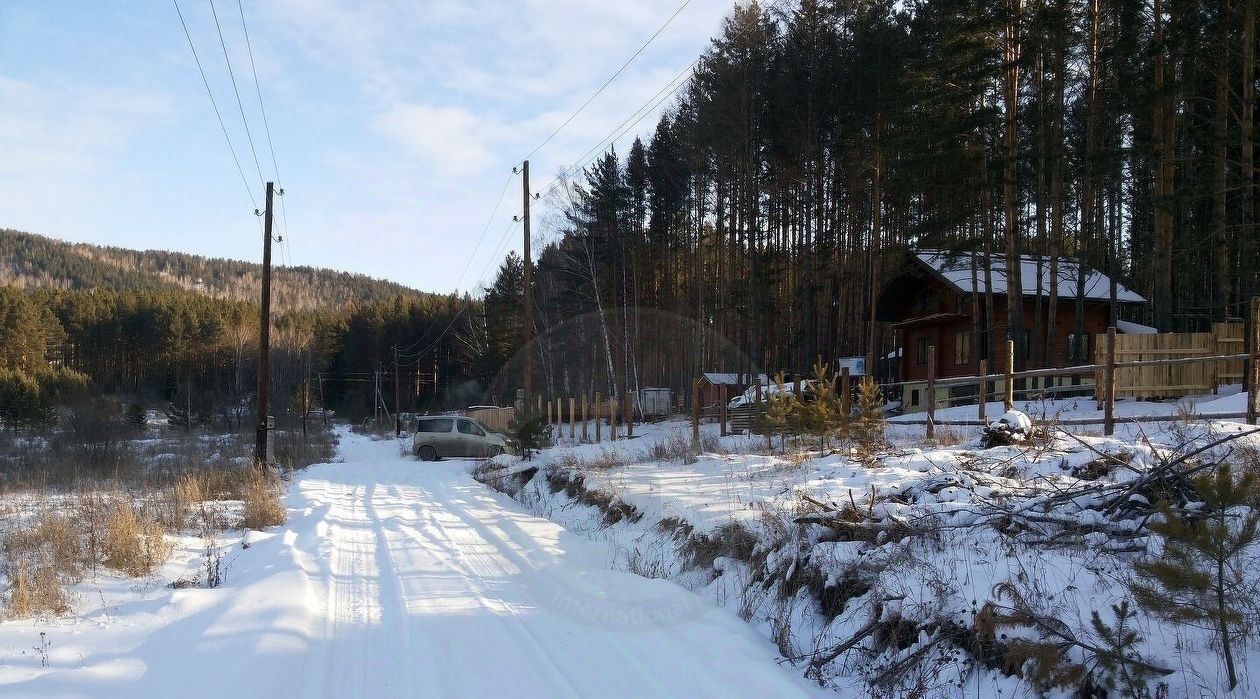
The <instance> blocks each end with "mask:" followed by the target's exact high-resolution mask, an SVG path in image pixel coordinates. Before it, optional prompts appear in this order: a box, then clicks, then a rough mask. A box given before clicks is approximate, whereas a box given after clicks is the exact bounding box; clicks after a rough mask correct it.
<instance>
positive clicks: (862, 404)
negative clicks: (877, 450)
mask: <svg viewBox="0 0 1260 699" xmlns="http://www.w3.org/2000/svg"><path fill="white" fill-rule="evenodd" d="M850 436H851V437H852V438H853V439H854V440H856V441H857V442H858V443H859V444H861V445H863V446H864V447H866V448H874V447H878V446H880V445H882V444H883V443H884V394H883V393H881V392H880V390H879V384H877V383H875V379H873V378H871V377H870V376H863V377H862V380H861V381H859V382H858V412H857V415H855V416H854V417H853V420H852V429H851V430H850Z"/></svg>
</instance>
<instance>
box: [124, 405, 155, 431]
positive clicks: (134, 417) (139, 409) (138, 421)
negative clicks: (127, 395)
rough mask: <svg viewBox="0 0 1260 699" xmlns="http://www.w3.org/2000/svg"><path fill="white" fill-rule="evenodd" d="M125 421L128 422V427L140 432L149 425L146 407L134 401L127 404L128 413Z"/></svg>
mask: <svg viewBox="0 0 1260 699" xmlns="http://www.w3.org/2000/svg"><path fill="white" fill-rule="evenodd" d="M123 419H124V420H126V422H127V425H128V426H130V427H131V428H132V429H134V430H137V431H139V430H143V429H144V428H145V426H146V425H147V424H148V419H149V416H148V412H147V411H146V410H145V409H144V405H143V404H142V403H141V402H140V401H138V400H134V401H131V402H130V403H128V404H127V412H126V414H125V415H124V416H123Z"/></svg>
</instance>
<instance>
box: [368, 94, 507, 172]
mask: <svg viewBox="0 0 1260 699" xmlns="http://www.w3.org/2000/svg"><path fill="white" fill-rule="evenodd" d="M376 126H377V128H379V129H380V130H381V131H382V132H383V133H385V134H386V135H388V136H389V137H390V138H392V139H394V140H395V141H397V142H398V143H399V144H401V145H402V146H403V147H404V148H406V149H407V150H408V151H410V152H411V153H414V154H415V155H417V156H419V157H420V158H421V159H422V163H421V164H422V165H423V166H424V168H425V169H426V170H429V171H431V172H439V173H443V174H448V175H451V176H455V177H463V176H466V175H473V174H478V173H480V172H481V171H482V170H484V169H485V168H486V167H487V166H488V165H489V164H490V163H491V162H493V161H494V157H493V156H492V155H491V149H492V148H493V147H494V142H495V141H497V140H499V134H501V129H500V128H499V127H498V126H496V125H495V124H493V123H491V122H489V121H487V120H485V119H482V118H479V117H477V116H476V115H474V114H472V113H471V112H469V111H468V110H466V109H463V108H462V107H449V106H433V105H427V104H396V105H394V106H393V107H390V108H389V110H388V111H386V112H385V113H384V114H382V115H380V116H379V117H378V118H377V120H376Z"/></svg>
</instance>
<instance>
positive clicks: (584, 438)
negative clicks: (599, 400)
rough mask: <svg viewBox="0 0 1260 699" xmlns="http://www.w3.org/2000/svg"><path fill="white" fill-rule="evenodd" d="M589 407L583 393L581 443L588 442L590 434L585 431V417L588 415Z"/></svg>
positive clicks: (588, 401) (588, 400)
mask: <svg viewBox="0 0 1260 699" xmlns="http://www.w3.org/2000/svg"><path fill="white" fill-rule="evenodd" d="M590 407H591V403H590V399H589V398H587V397H586V394H585V393H583V394H582V441H583V442H589V441H590V433H589V432H587V431H586V424H587V415H588V414H589V413H590Z"/></svg>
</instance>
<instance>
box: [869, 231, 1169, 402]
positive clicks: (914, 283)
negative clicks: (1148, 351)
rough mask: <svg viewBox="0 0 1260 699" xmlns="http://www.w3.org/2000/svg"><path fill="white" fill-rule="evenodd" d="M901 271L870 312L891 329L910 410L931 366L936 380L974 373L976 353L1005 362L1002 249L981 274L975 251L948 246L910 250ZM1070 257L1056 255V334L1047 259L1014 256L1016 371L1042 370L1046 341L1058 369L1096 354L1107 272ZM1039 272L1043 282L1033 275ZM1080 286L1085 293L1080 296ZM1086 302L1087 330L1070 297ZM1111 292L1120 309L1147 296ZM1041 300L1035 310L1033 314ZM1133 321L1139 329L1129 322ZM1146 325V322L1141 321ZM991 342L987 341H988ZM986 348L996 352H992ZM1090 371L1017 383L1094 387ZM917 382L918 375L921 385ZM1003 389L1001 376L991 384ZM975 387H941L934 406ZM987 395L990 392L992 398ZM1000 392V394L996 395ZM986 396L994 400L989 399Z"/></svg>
mask: <svg viewBox="0 0 1260 699" xmlns="http://www.w3.org/2000/svg"><path fill="white" fill-rule="evenodd" d="M908 257H909V259H908V260H907V261H906V264H905V265H904V266H903V268H902V269H901V271H900V272H899V273H898V274H897V275H896V276H894V277H893V278H892V279H891V280H890V281H889V282H888V283H887V285H886V286H885V288H884V290H883V292H882V293H881V295H880V297H879V299H878V301H877V303H876V320H879V321H881V322H884V323H886V324H887V325H886V327H887V328H889V329H890V330H892V331H893V332H894V333H895V337H896V344H897V348H898V349H897V350H895V352H896V353H899V355H898V356H897V362H896V363H897V376H898V377H899V378H900V380H901V381H903V382H908V383H907V385H905V386H904V388H903V392H902V404H903V406H904V408H905V410H907V411H917V410H922V409H923V408H924V406H925V403H926V398H927V397H926V395H925V388H926V381H927V378H928V374H929V367H930V366H932V365H934V367H935V374H936V377H937V378H948V377H959V376H976V375H978V374H979V369H980V360H981V359H982V358H987V359H988V360H989V373H991V374H993V373H1001V372H1003V371H1005V370H1006V364H1007V359H1006V340H1007V339H1013V336H1012V334H1011V331H1010V329H1009V328H1008V327H1007V275H1006V257H1005V255H996V254H995V255H993V256H991V258H990V260H991V269H990V270H989V274H988V275H986V274H985V269H984V257H983V255H981V254H980V253H975V254H974V255H973V254H971V253H947V252H944V251H940V250H922V251H918V252H915V253H912V254H910V255H909V256H908ZM1083 275H1084V276H1083V278H1082V270H1081V265H1079V264H1078V263H1077V262H1076V261H1075V260H1071V259H1065V258H1061V259H1060V260H1059V264H1058V275H1057V276H1058V301H1057V303H1056V322H1055V328H1054V333H1053V336H1051V334H1050V331H1049V316H1050V309H1049V299H1050V260H1049V258H1040V259H1039V258H1037V257H1034V256H1023V257H1022V258H1021V287H1022V289H1021V292H1022V293H1021V295H1020V296H1021V299H1022V303H1023V306H1024V308H1023V311H1024V327H1023V328H1022V329H1021V332H1023V333H1024V335H1023V339H1024V342H1023V347H1024V356H1023V357H1017V358H1016V362H1015V364H1016V369H1037V368H1046V366H1047V362H1046V356H1047V354H1046V348H1047V346H1049V345H1051V344H1052V345H1053V348H1054V351H1053V360H1052V363H1053V365H1054V366H1055V367H1067V366H1076V365H1081V364H1089V363H1091V362H1092V361H1093V349H1094V348H1093V346H1092V344H1093V340H1092V339H1091V338H1092V337H1094V336H1095V335H1098V334H1101V333H1105V332H1106V330H1107V326H1108V324H1109V323H1110V322H1111V319H1110V295H1111V279H1110V278H1108V277H1107V275H1105V274H1102V273H1101V272H1098V271H1096V270H1092V269H1090V268H1088V267H1085V268H1084V272H1083ZM986 276H988V277H989V283H990V284H991V285H992V295H993V314H992V316H993V317H992V318H989V317H988V314H987V313H986V311H985V308H986V305H987V299H986V293H985V289H986ZM1039 279H1040V281H1039ZM1082 286H1083V292H1084V293H1083V294H1081V293H1080V292H1081V290H1082ZM1078 297H1079V298H1081V299H1083V301H1084V304H1083V306H1084V315H1083V317H1084V328H1083V330H1084V332H1082V333H1079V334H1078V332H1077V328H1076V322H1075V320H1076V311H1077V299H1078ZM1116 300H1117V302H1118V304H1119V305H1121V306H1122V307H1130V306H1134V305H1137V304H1141V303H1144V302H1145V299H1143V298H1142V297H1141V296H1139V295H1138V294H1136V293H1135V292H1133V291H1132V290H1130V289H1127V288H1125V287H1124V286H1122V285H1120V284H1118V283H1117V284H1116ZM1038 306H1040V312H1038ZM1125 327H1128V328H1130V329H1139V328H1144V326H1138V325H1136V324H1132V323H1129V324H1126V326H1125ZM1148 330H1149V329H1148ZM990 340H992V342H990ZM990 347H992V348H995V349H994V350H993V352H994V354H996V356H994V357H989V356H988V354H989V353H990ZM1092 381H1093V379H1092V377H1091V376H1089V375H1082V376H1076V377H1058V378H1054V379H1043V380H1037V379H1029V380H1028V384H1027V385H1025V386H1019V385H1017V386H1016V389H1017V390H1019V389H1029V388H1031V389H1045V390H1046V391H1047V392H1048V393H1054V392H1062V391H1070V390H1072V387H1074V386H1080V389H1079V390H1081V391H1090V390H1092ZM919 382H922V383H919ZM991 390H992V391H995V392H996V391H1000V390H1002V386H1001V383H1000V382H998V383H997V384H996V385H993V386H992V387H991ZM976 392H977V387H976V386H974V385H972V386H954V387H949V388H940V389H938V392H937V396H936V399H937V401H938V402H937V405H938V406H944V405H947V404H949V403H950V402H963V401H962V399H964V398H967V397H969V396H970V397H974V396H975V395H976ZM992 395H993V394H990V396H992ZM998 395H1000V394H998ZM990 399H992V398H990Z"/></svg>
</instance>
